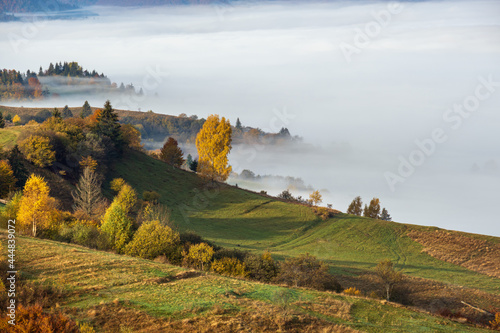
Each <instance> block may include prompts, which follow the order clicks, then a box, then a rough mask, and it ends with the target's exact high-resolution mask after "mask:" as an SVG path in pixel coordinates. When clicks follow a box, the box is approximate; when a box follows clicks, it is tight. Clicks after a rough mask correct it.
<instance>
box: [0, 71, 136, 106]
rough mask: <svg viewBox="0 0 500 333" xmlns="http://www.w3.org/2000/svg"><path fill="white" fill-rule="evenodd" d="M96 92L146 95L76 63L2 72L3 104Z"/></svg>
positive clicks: (0, 87) (0, 81)
mask: <svg viewBox="0 0 500 333" xmlns="http://www.w3.org/2000/svg"><path fill="white" fill-rule="evenodd" d="M93 93H104V94H107V95H112V94H130V95H142V94H143V93H142V89H141V90H139V91H138V92H137V91H136V90H135V88H134V86H133V85H132V84H129V85H124V84H123V83H121V84H120V86H118V85H117V84H116V83H111V81H110V80H109V79H108V78H107V77H106V76H105V75H104V74H102V73H101V74H99V73H98V72H96V71H95V70H92V71H89V70H86V69H83V68H82V67H81V66H80V65H79V64H78V63H77V62H64V63H62V62H59V63H55V64H53V63H50V65H49V67H48V68H47V69H45V70H44V69H43V68H42V67H40V69H39V70H38V73H37V72H35V71H30V70H28V71H27V72H26V73H21V72H19V71H17V70H15V69H3V70H2V71H1V79H0V101H2V100H4V101H5V100H33V99H35V100H36V99H42V98H44V97H48V96H55V97H57V96H61V95H69V94H93Z"/></svg>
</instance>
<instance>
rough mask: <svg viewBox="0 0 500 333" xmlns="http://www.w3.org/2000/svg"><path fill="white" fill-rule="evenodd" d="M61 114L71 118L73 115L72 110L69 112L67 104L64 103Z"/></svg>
mask: <svg viewBox="0 0 500 333" xmlns="http://www.w3.org/2000/svg"><path fill="white" fill-rule="evenodd" d="M61 116H62V117H63V118H64V119H66V118H71V117H73V112H71V110H70V109H69V107H68V106H67V105H65V106H64V108H63V110H62V113H61Z"/></svg>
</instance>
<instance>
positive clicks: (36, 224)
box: [17, 174, 58, 237]
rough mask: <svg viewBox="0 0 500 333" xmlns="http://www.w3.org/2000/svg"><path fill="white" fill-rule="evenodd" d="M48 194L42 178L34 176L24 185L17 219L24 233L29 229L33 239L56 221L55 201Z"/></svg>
mask: <svg viewBox="0 0 500 333" xmlns="http://www.w3.org/2000/svg"><path fill="white" fill-rule="evenodd" d="M49 192H50V188H49V186H48V185H47V183H46V182H45V180H44V179H43V177H40V176H37V175H34V174H32V175H31V176H30V178H29V179H28V180H27V181H26V184H25V185H24V189H23V197H22V198H21V202H20V204H19V212H18V215H17V219H18V222H19V225H20V226H21V228H22V229H24V230H25V231H27V230H29V229H30V228H31V233H32V235H33V237H36V235H37V233H38V231H39V230H40V229H43V228H46V227H50V224H51V222H53V221H54V220H56V219H57V214H58V211H57V209H56V205H57V201H56V199H54V198H52V197H50V196H49Z"/></svg>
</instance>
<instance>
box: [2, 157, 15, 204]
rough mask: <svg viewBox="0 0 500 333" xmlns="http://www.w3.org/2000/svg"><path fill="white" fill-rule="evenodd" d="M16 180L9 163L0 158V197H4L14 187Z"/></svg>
mask: <svg viewBox="0 0 500 333" xmlns="http://www.w3.org/2000/svg"><path fill="white" fill-rule="evenodd" d="M16 181H17V179H16V178H15V177H14V172H13V171H12V168H11V167H10V164H9V163H8V162H7V161H5V160H0V198H5V197H6V196H7V195H8V194H9V193H10V192H11V191H12V190H13V189H14V187H15V185H16Z"/></svg>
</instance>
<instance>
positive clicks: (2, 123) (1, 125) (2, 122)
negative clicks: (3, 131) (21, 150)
mask: <svg viewBox="0 0 500 333" xmlns="http://www.w3.org/2000/svg"><path fill="white" fill-rule="evenodd" d="M4 127H5V120H4V119H3V115H2V112H0V128H4Z"/></svg>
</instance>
